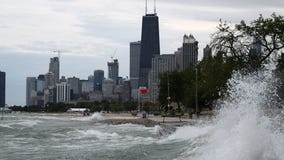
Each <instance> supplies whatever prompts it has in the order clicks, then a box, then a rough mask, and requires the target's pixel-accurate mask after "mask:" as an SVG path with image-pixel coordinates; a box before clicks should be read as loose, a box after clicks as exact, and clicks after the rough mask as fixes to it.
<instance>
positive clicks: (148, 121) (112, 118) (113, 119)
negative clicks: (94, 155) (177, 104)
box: [12, 112, 206, 128]
mask: <svg viewBox="0 0 284 160" xmlns="http://www.w3.org/2000/svg"><path fill="white" fill-rule="evenodd" d="M95 113H98V114H99V115H100V116H101V118H98V119H96V118H97V117H93V116H94V114H95ZM95 113H91V114H90V115H89V116H83V114H82V113H66V112H64V113H45V112H13V113H12V114H31V115H37V116H51V117H61V116H63V117H82V118H83V117H85V118H88V117H89V118H90V120H91V119H92V118H93V119H94V120H96V121H94V122H95V123H105V124H110V125H120V124H127V123H131V124H137V125H144V126H146V127H154V126H156V125H159V126H161V127H168V126H171V127H175V128H176V127H181V126H185V125H193V124H195V123H196V120H198V118H196V117H195V116H193V118H192V119H189V118H188V116H187V115H185V116H182V117H181V118H179V117H162V116H161V115H157V116H154V115H151V114H150V115H149V114H147V117H146V118H145V119H143V118H142V113H139V114H138V115H137V116H133V115H131V113H100V112H95ZM201 116H202V117H203V116H206V115H201Z"/></svg>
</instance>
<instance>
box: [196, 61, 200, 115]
mask: <svg viewBox="0 0 284 160" xmlns="http://www.w3.org/2000/svg"><path fill="white" fill-rule="evenodd" d="M197 87H198V86H197V64H196V65H195V114H196V116H197V117H198V110H199V108H198V95H197Z"/></svg>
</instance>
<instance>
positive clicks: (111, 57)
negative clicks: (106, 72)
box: [110, 48, 117, 62]
mask: <svg viewBox="0 0 284 160" xmlns="http://www.w3.org/2000/svg"><path fill="white" fill-rule="evenodd" d="M116 51H117V48H116V49H115V50H114V52H113V54H112V55H111V56H110V59H111V62H113V58H114V56H115V54H116Z"/></svg>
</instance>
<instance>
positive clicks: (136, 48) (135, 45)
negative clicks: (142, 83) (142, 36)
mask: <svg viewBox="0 0 284 160" xmlns="http://www.w3.org/2000/svg"><path fill="white" fill-rule="evenodd" d="M140 53H141V42H140V41H137V42H130V63H129V64H130V66H129V73H130V75H129V76H130V86H131V97H132V98H134V99H137V96H138V95H137V93H138V88H139V69H140V68H139V65H140Z"/></svg>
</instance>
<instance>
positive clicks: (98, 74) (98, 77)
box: [94, 70, 105, 91]
mask: <svg viewBox="0 0 284 160" xmlns="http://www.w3.org/2000/svg"><path fill="white" fill-rule="evenodd" d="M104 79H105V76H104V71H103V70H95V71H94V91H102V84H103V80H104Z"/></svg>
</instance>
